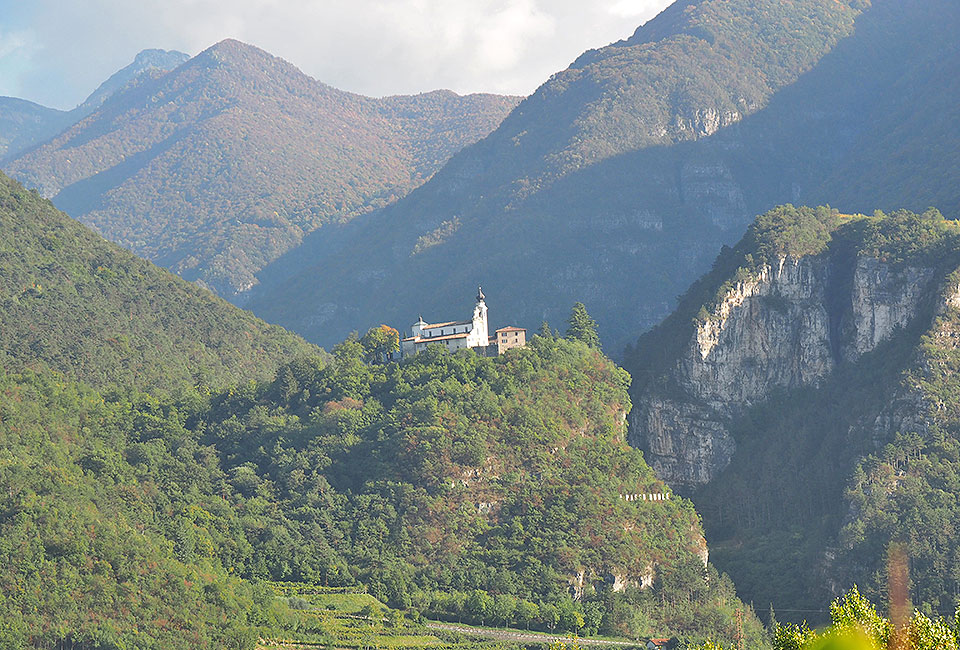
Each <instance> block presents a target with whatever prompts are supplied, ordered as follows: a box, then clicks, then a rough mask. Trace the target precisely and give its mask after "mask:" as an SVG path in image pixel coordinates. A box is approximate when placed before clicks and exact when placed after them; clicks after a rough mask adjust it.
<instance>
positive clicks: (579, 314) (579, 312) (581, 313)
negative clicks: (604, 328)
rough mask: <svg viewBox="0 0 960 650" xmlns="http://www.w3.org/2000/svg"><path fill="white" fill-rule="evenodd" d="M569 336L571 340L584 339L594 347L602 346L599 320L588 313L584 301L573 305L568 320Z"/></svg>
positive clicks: (583, 340)
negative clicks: (598, 331) (598, 325)
mask: <svg viewBox="0 0 960 650" xmlns="http://www.w3.org/2000/svg"><path fill="white" fill-rule="evenodd" d="M567 322H568V323H569V327H567V338H568V339H570V340H571V341H582V342H584V343H586V344H587V345H589V346H590V347H592V348H599V347H600V337H599V336H597V322H596V321H595V320H593V318H591V317H590V314H588V313H587V308H586V307H585V306H584V304H583V303H582V302H578V303H576V304H574V305H573V309H571V310H570V319H569V320H568V321H567Z"/></svg>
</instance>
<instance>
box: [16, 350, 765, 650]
mask: <svg viewBox="0 0 960 650" xmlns="http://www.w3.org/2000/svg"><path fill="white" fill-rule="evenodd" d="M365 356H366V350H365V349H364V348H363V346H362V344H360V343H358V342H357V341H356V340H349V341H346V342H344V343H343V344H341V345H340V346H337V347H336V348H335V353H334V356H333V358H332V359H328V360H325V359H323V358H319V357H314V358H309V359H306V358H304V359H300V360H297V361H295V362H292V363H290V364H288V365H285V366H284V367H282V368H281V369H280V370H279V371H278V373H277V374H276V376H275V378H274V379H272V380H269V381H262V382H249V383H247V384H243V385H240V386H235V387H232V388H230V389H229V390H227V391H224V392H214V393H212V394H211V393H210V392H209V391H206V390H191V389H189V388H188V389H185V390H183V391H181V392H179V393H178V394H177V395H175V396H168V397H166V398H161V399H158V398H156V397H153V396H150V395H146V394H142V393H138V392H137V391H134V390H129V389H127V390H122V391H109V392H105V393H97V392H95V391H93V390H91V389H89V388H86V387H84V386H79V385H77V384H75V383H73V382H70V381H68V380H65V379H64V378H63V377H62V376H49V375H47V374H45V373H41V374H36V373H31V372H27V373H24V374H19V375H6V374H4V373H3V372H2V371H0V391H2V393H3V395H5V396H6V399H4V400H3V401H2V402H0V453H2V454H3V457H4V459H5V460H4V463H3V464H2V465H0V495H2V496H0V501H2V505H3V513H4V514H3V515H2V516H0V532H2V533H3V534H2V535H0V558H2V560H3V565H4V571H3V573H2V575H0V585H2V586H3V590H4V594H5V598H4V599H2V600H0V632H2V633H3V639H4V640H5V641H10V642H11V643H15V644H16V645H18V646H36V647H41V646H46V647H56V645H57V644H61V645H63V644H66V642H67V641H69V642H71V643H74V644H75V645H78V646H84V647H86V646H94V647H104V646H105V645H107V644H108V643H112V644H113V645H115V646H119V645H122V644H128V643H130V642H132V641H133V640H134V639H135V640H136V645H138V647H144V648H221V647H234V648H243V649H244V650H252V648H254V646H256V645H257V640H258V638H264V637H267V636H273V637H279V638H291V633H293V632H295V628H292V627H289V626H288V623H289V621H287V620H286V619H285V618H284V616H283V611H282V610H283V606H282V603H281V602H278V601H277V600H276V599H275V598H273V597H272V595H271V594H269V593H264V590H263V589H262V588H257V587H255V586H252V585H251V583H254V585H255V583H256V582H257V581H260V580H263V579H273V580H288V581H297V582H301V583H304V586H305V587H307V588H309V589H316V588H317V585H318V584H323V585H331V586H354V587H356V586H358V585H360V584H362V585H367V586H368V587H369V590H370V592H371V593H372V594H373V595H375V596H376V597H377V598H380V599H382V600H383V601H385V602H389V603H390V604H392V605H393V606H395V607H399V608H403V609H411V610H412V611H413V612H431V613H433V614H434V615H440V616H445V617H449V618H455V619H464V620H469V621H476V622H477V623H483V622H484V621H489V622H495V623H498V624H501V625H506V624H513V625H523V626H524V627H529V626H531V625H532V626H534V627H536V628H539V629H546V630H564V631H566V632H570V633H575V632H577V631H584V632H587V633H596V632H597V631H598V630H603V631H604V632H606V633H608V634H616V635H624V636H628V637H629V638H636V637H637V636H638V635H646V636H649V635H658V636H662V635H663V634H664V633H667V632H668V633H670V634H678V635H683V636H684V637H685V638H689V639H691V640H699V639H706V638H714V639H723V640H726V641H731V640H732V639H733V636H734V634H735V629H736V627H735V624H734V620H735V616H736V614H737V612H738V611H742V610H744V609H746V614H747V615H746V617H745V620H744V626H743V628H744V631H745V638H746V641H747V645H746V646H745V647H747V648H750V649H751V650H760V649H761V648H763V647H765V646H764V641H765V639H764V636H763V630H762V627H761V626H760V625H759V622H758V621H757V619H756V617H755V616H753V615H752V613H751V611H750V610H749V609H748V608H745V606H744V605H743V603H742V602H741V601H739V600H738V599H737V598H736V595H735V593H734V590H733V585H732V583H731V582H730V581H729V579H728V578H726V577H722V576H720V575H719V574H717V572H716V571H715V570H714V569H713V568H712V567H708V566H707V565H706V557H705V554H706V549H705V544H704V540H703V536H702V533H701V529H700V524H699V519H698V516H697V514H696V512H695V511H694V510H693V508H692V506H691V504H690V502H689V501H686V500H684V499H680V498H677V497H674V498H671V499H669V500H666V499H665V500H657V501H651V500H647V501H642V500H632V501H627V500H625V499H623V498H621V495H622V494H625V493H626V494H630V493H634V492H644V493H657V494H662V493H663V491H664V486H663V484H662V483H661V482H659V481H658V480H657V479H656V477H655V476H654V475H653V473H652V471H651V470H650V468H649V467H648V466H647V465H646V464H645V463H644V462H643V458H642V456H641V455H640V453H639V452H637V451H636V450H634V449H631V448H630V447H629V446H628V445H627V444H626V442H625V440H624V433H625V426H624V416H625V408H626V407H627V405H628V402H629V399H628V397H627V393H626V384H627V383H628V381H629V378H628V376H627V375H626V373H624V372H623V371H622V370H620V369H619V368H617V367H616V366H614V365H613V364H612V363H611V362H610V361H609V360H607V359H605V358H603V357H602V356H601V355H600V354H599V353H598V352H597V351H596V350H594V349H591V348H589V347H587V346H586V345H584V344H582V343H579V342H569V341H564V340H554V339H552V338H546V339H543V338H541V339H536V338H535V339H534V340H533V341H531V343H530V345H529V346H528V347H527V348H526V349H523V350H515V351H513V352H511V353H510V354H509V355H505V356H503V357H499V358H497V359H488V358H484V357H480V356H478V355H475V354H474V353H472V352H471V351H462V352H461V353H459V354H456V355H450V354H447V353H446V352H444V351H439V350H431V351H428V352H424V353H422V354H421V355H419V356H418V357H417V358H416V359H414V360H410V361H407V362H405V363H403V364H396V363H390V364H383V365H381V364H376V365H369V364H367V363H365V362H364V357H365ZM641 587H642V588H641ZM361 588H362V587H361ZM293 593H296V591H294V592H293ZM573 596H577V597H578V599H577V600H575V599H574V598H573ZM347 635H349V631H347ZM294 638H295V637H294ZM336 640H337V641H339V642H346V641H352V640H354V639H352V638H350V637H349V636H347V638H343V639H336Z"/></svg>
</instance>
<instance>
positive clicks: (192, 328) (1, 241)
mask: <svg viewBox="0 0 960 650" xmlns="http://www.w3.org/2000/svg"><path fill="white" fill-rule="evenodd" d="M0 225H2V227H0V361H2V364H3V368H4V369H6V370H8V371H9V370H17V369H20V368H24V367H34V366H37V367H49V368H52V369H55V370H58V371H61V372H63V373H66V374H67V375H69V376H71V377H74V378H77V379H81V380H84V381H87V382H89V383H91V384H94V385H97V386H105V385H111V384H118V385H124V386H128V387H138V388H153V389H162V390H165V391H166V390H174V389H176V388H177V387H178V386H180V384H181V383H184V382H186V383H189V385H191V386H192V385H194V384H197V383H200V384H203V385H207V386H220V385H225V384H233V383H236V382H239V381H243V380H245V379H251V378H256V377H263V376H269V375H270V374H271V373H272V372H273V370H274V369H275V368H276V367H277V366H278V365H279V364H281V363H284V362H286V361H288V360H289V359H290V358H291V357H292V356H299V355H302V354H305V353H310V352H315V351H316V348H314V347H313V346H311V345H309V344H307V343H305V342H304V341H303V340H302V339H300V338H299V337H297V336H295V335H293V334H290V333H288V332H285V331H283V330H282V329H281V328H279V327H276V326H270V325H267V324H266V323H264V322H262V321H260V320H258V319H256V318H254V317H253V316H252V315H250V314H249V313H247V312H244V311H241V310H239V309H237V308H235V307H233V306H232V305H230V304H228V303H227V302H225V301H223V300H221V299H220V298H217V297H215V296H214V295H212V294H210V293H209V292H208V291H206V290H204V289H201V288H199V287H197V286H195V285H192V284H190V283H188V282H186V281H184V280H182V279H180V278H178V277H176V276H175V275H173V274H171V273H169V272H167V271H165V270H163V269H160V268H157V267H155V266H154V265H152V264H150V263H149V262H145V261H143V260H141V259H139V258H137V257H135V256H134V255H132V254H131V253H129V252H127V251H125V250H123V249H121V248H120V247H119V246H116V245H115V244H111V243H109V242H107V241H104V240H103V239H102V238H101V237H100V236H99V235H97V234H95V233H93V232H92V231H90V230H89V229H87V228H86V227H84V226H82V225H81V224H79V223H77V222H76V221H74V220H73V219H71V218H69V217H68V216H67V215H65V214H63V213H61V212H58V211H57V210H56V209H55V208H54V207H53V206H52V205H51V204H50V203H49V202H48V201H45V200H44V199H41V198H40V197H39V196H37V195H36V193H34V192H30V191H28V190H26V189H24V188H23V187H22V186H20V185H19V184H17V183H16V182H14V181H12V180H11V179H9V178H8V177H6V176H3V175H2V174H0Z"/></svg>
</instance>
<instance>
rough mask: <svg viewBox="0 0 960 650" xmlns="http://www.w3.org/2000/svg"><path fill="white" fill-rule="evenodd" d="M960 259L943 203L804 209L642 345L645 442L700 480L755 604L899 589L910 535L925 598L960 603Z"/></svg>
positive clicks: (713, 277)
mask: <svg viewBox="0 0 960 650" xmlns="http://www.w3.org/2000/svg"><path fill="white" fill-rule="evenodd" d="M958 272H960V224H958V222H955V221H947V220H944V219H943V217H942V216H941V215H940V213H938V212H936V211H933V210H931V211H928V212H926V213H924V214H921V215H917V214H914V213H910V212H906V211H898V212H894V213H891V214H883V213H877V214H875V215H874V216H870V217H864V216H844V215H840V214H838V213H837V212H836V211H834V210H830V209H827V208H820V209H810V208H793V207H791V206H785V207H781V208H778V209H776V210H773V211H771V212H770V213H767V214H765V215H763V216H761V217H759V218H758V219H757V221H756V222H755V224H754V225H753V226H751V228H750V230H749V232H748V234H747V236H746V237H744V239H743V240H742V241H741V242H740V244H738V245H737V246H736V247H735V248H733V249H727V250H725V251H724V253H722V254H721V255H720V257H719V258H718V259H717V261H716V264H715V266H714V269H713V271H712V272H711V273H710V274H708V275H706V276H704V277H703V278H702V279H701V280H700V281H699V282H697V283H696V284H694V285H693V287H691V289H690V290H689V291H688V293H687V294H686V295H685V296H684V297H683V299H682V300H681V303H680V307H679V308H678V310H677V311H676V312H675V313H674V314H673V315H672V316H671V317H670V318H669V319H668V320H666V321H665V322H664V323H663V324H662V325H661V326H659V327H657V328H656V329H654V330H653V331H651V332H650V333H648V334H647V335H645V336H644V337H642V338H641V339H640V341H639V343H638V345H637V347H636V349H635V350H634V351H633V352H632V353H631V354H630V356H629V359H628V362H627V367H628V368H629V369H631V370H632V371H634V374H635V384H634V387H633V389H632V394H633V398H634V409H633V411H632V413H631V416H630V420H631V422H630V426H631V436H632V441H633V442H634V444H636V445H637V446H639V447H641V448H642V449H643V450H644V455H645V458H647V459H648V461H649V462H650V464H651V465H652V466H653V467H654V468H655V469H656V470H657V473H658V475H659V476H661V477H663V478H664V479H665V480H667V481H669V482H670V483H671V484H672V485H674V486H685V492H686V493H688V494H690V495H692V498H693V500H694V502H695V503H696V504H697V507H698V509H699V510H700V512H701V513H702V514H703V517H704V522H705V525H706V528H707V532H708V536H709V538H710V539H711V544H712V557H713V558H714V561H715V562H717V564H718V566H719V567H721V568H722V569H723V570H726V571H728V572H729V573H730V574H731V575H732V576H733V578H734V580H735V581H736V583H737V586H738V588H739V589H741V591H742V592H743V593H744V595H745V597H747V598H749V599H751V600H752V601H753V602H754V603H763V604H764V608H765V607H766V606H767V604H768V603H772V604H773V605H774V607H775V608H776V609H777V610H778V611H780V610H798V609H799V610H802V609H819V608H821V607H822V605H823V603H824V602H826V601H827V600H829V598H830V597H831V596H833V595H836V594H837V593H839V592H840V591H842V590H845V589H848V588H849V587H850V586H851V585H853V584H857V585H859V586H860V588H861V589H863V590H864V591H865V593H868V594H869V595H870V596H871V597H877V598H882V597H883V594H884V589H885V578H884V576H885V575H886V573H885V566H886V562H887V549H888V547H889V545H890V544H891V543H892V542H902V543H903V544H904V545H905V550H906V552H907V553H908V555H909V557H910V563H911V568H910V572H911V573H910V580H911V590H910V595H911V600H912V602H913V604H914V606H916V607H918V608H919V609H921V611H928V612H934V613H939V614H944V615H950V612H952V611H953V608H954V606H955V600H954V598H953V594H955V593H957V592H958V590H960V581H958V576H960V562H958V558H960V543H958V541H957V540H958V536H957V534H956V533H957V531H958V530H960V507H958V505H957V500H956V499H955V498H954V495H955V494H957V493H958V491H960V478H958V477H960V463H958V458H960V437H958V431H960V427H958V425H960V373H958V369H960V351H958V345H957V341H958V332H960V309H958V308H960V294H958V287H960V283H958ZM794 614H795V612H790V613H788V612H786V611H784V612H783V613H782V614H781V616H782V617H786V618H794V617H795V616H794ZM801 617H802V616H796V617H795V618H801ZM808 618H809V617H808Z"/></svg>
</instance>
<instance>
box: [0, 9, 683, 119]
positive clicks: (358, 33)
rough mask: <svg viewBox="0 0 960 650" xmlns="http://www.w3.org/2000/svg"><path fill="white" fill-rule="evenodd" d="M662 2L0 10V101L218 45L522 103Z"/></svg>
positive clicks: (365, 82) (386, 86)
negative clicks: (155, 54)
mask: <svg viewBox="0 0 960 650" xmlns="http://www.w3.org/2000/svg"><path fill="white" fill-rule="evenodd" d="M668 4H670V0H0V96H2V95H7V96H12V97H21V98H23V99H29V100H31V101H35V102H37V103H39V104H43V105H45V106H50V107H53V108H61V109H69V108H73V107H74V106H76V105H77V104H79V103H80V102H82V101H83V100H84V99H85V98H86V96H87V95H89V94H90V93H91V92H92V91H93V90H94V89H95V88H96V87H97V86H98V85H99V84H100V83H101V82H103V81H104V80H106V78H107V77H109V76H110V75H111V74H112V73H114V72H116V71H117V70H119V69H120V68H122V67H123V66H125V65H127V64H128V63H130V62H131V61H132V60H133V57H134V56H135V55H136V54H137V52H139V51H140V50H143V49H147V48H161V49H166V50H180V51H182V52H186V53H187V54H191V55H193V54H197V53H198V52H200V51H202V50H204V49H206V48H207V47H209V46H210V45H213V44H214V43H216V42H218V41H221V40H223V39H224V38H236V39H238V40H241V41H244V42H246V43H250V44H252V45H256V46H258V47H260V48H262V49H264V50H266V51H268V52H270V53H271V54H274V55H276V56H280V57H282V58H284V59H286V60H287V61H290V62H291V63H293V64H294V65H296V66H297V67H299V68H300V69H301V70H303V71H304V72H306V73H307V74H309V75H310V76H312V77H315V78H316V79H319V80H320V81H323V82H324V83H327V84H330V85H332V86H335V87H337V88H341V89H343V90H349V91H353V92H358V93H363V94H365V95H371V96H383V95H392V94H412V93H418V92H425V91H429V90H435V89H438V88H448V89H450V90H454V91H456V92H459V93H470V92H493V93H505V94H516V95H528V94H530V93H532V92H533V91H534V90H535V89H536V88H537V87H538V86H539V85H540V84H541V83H543V82H544V81H546V80H547V78H548V77H549V76H550V75H551V74H553V73H554V72H558V71H560V70H563V69H564V68H566V67H567V66H568V65H569V64H570V63H571V62H572V61H573V60H574V59H575V58H576V57H577V56H578V55H579V54H580V53H582V52H583V51H585V50H587V49H590V48H596V47H602V46H604V45H607V44H608V43H611V42H614V41H617V40H620V39H623V38H627V37H628V36H630V35H631V34H632V33H633V32H634V30H635V29H636V28H637V27H638V26H640V25H641V24H643V23H644V22H646V21H647V20H649V19H650V18H652V17H653V16H655V15H656V14H657V13H659V12H660V11H661V10H662V9H663V8H664V7H666V6H667V5H668Z"/></svg>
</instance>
